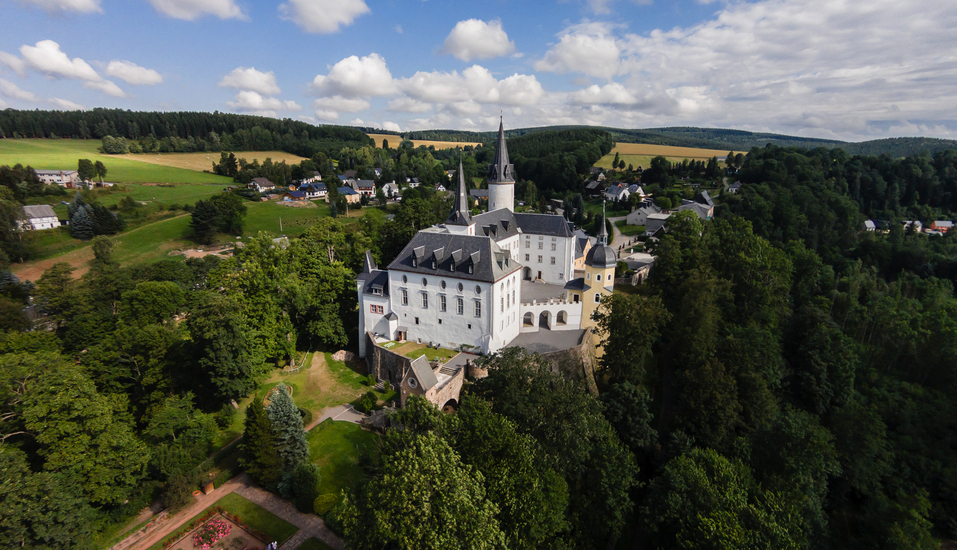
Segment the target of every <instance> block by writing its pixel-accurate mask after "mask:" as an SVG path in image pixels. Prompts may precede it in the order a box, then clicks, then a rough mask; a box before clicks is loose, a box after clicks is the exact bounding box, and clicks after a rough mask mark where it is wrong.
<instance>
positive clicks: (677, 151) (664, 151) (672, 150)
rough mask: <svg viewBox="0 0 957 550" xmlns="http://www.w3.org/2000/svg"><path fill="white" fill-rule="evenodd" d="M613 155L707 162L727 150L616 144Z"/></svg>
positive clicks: (721, 155) (720, 155)
mask: <svg viewBox="0 0 957 550" xmlns="http://www.w3.org/2000/svg"><path fill="white" fill-rule="evenodd" d="M742 152H744V153H746V152H747V151H735V154H737V153H742ZM615 153H619V154H622V155H641V156H649V157H657V156H662V157H668V158H680V159H686V158H687V159H695V160H707V159H710V158H711V157H723V156H726V155H727V154H728V151H727V150H719V149H693V148H691V147H672V146H670V145H651V144H648V143H617V144H615V148H614V149H612V150H611V155H612V158H614V156H615Z"/></svg>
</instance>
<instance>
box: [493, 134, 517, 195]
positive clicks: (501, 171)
mask: <svg viewBox="0 0 957 550" xmlns="http://www.w3.org/2000/svg"><path fill="white" fill-rule="evenodd" d="M488 181H489V183H515V167H514V166H513V165H511V164H509V162H508V147H507V146H506V145H505V124H504V123H503V122H501V121H500V122H499V123H498V139H497V140H496V141H495V158H494V159H493V160H492V164H490V165H489V167H488Z"/></svg>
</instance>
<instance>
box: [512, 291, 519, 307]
mask: <svg viewBox="0 0 957 550" xmlns="http://www.w3.org/2000/svg"><path fill="white" fill-rule="evenodd" d="M512 303H513V304H517V303H518V302H516V301H515V291H514V290H513V291H512Z"/></svg>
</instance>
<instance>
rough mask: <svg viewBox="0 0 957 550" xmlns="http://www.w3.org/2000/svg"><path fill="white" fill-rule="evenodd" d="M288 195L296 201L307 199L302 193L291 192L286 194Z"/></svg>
mask: <svg viewBox="0 0 957 550" xmlns="http://www.w3.org/2000/svg"><path fill="white" fill-rule="evenodd" d="M286 195H289V196H290V197H292V198H294V199H304V198H306V194H305V193H303V192H302V191H289V192H288V193H286Z"/></svg>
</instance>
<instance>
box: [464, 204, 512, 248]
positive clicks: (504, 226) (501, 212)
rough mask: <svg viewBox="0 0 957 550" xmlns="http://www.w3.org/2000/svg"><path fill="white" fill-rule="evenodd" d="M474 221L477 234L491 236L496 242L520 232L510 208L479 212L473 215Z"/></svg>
mask: <svg viewBox="0 0 957 550" xmlns="http://www.w3.org/2000/svg"><path fill="white" fill-rule="evenodd" d="M472 222H473V223H474V224H475V234H476V235H485V236H486V237H491V238H492V239H494V240H495V241H496V242H498V241H501V240H502V239H507V238H509V237H512V236H514V235H518V233H519V230H518V229H519V225H518V222H517V221H515V214H514V213H513V212H512V211H511V210H509V209H508V208H499V209H498V210H495V211H492V212H484V213H482V214H477V215H475V216H473V217H472Z"/></svg>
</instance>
